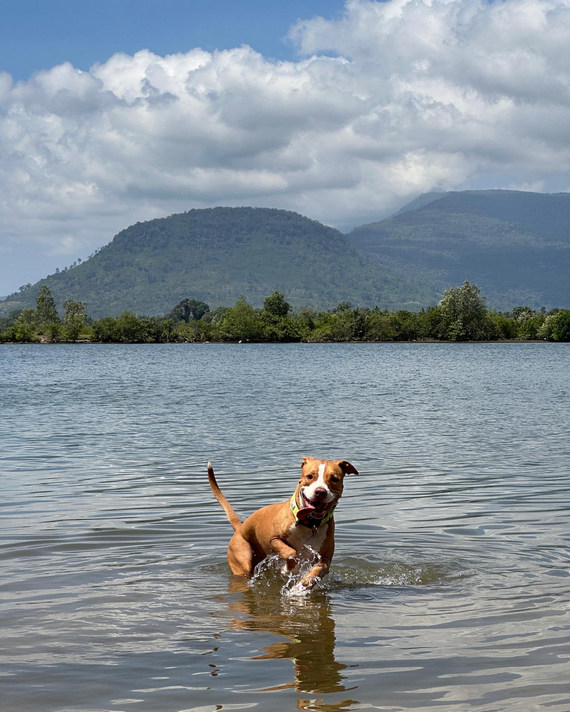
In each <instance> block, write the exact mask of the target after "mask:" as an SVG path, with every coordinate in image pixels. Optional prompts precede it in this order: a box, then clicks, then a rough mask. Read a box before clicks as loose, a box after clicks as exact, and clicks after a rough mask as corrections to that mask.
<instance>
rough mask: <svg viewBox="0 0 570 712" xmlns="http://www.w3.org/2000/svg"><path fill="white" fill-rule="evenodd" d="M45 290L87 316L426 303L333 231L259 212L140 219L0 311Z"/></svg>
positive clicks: (32, 302)
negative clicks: (246, 306)
mask: <svg viewBox="0 0 570 712" xmlns="http://www.w3.org/2000/svg"><path fill="white" fill-rule="evenodd" d="M44 284H45V285H47V286H48V287H49V289H50V290H51V293H52V295H53V297H54V299H55V301H56V304H57V305H58V307H59V308H60V310H61V306H62V303H63V302H64V301H65V300H66V299H73V300H75V301H84V302H86V304H87V312H88V313H89V315H90V316H92V317H93V318H101V317H103V316H116V315H118V314H120V313H121V312H123V311H125V310H130V311H133V312H135V313H136V314H139V315H148V316H151V315H162V314H166V313H168V312H169V311H170V310H171V309H172V308H173V307H174V306H175V305H176V304H178V302H180V301H181V300H182V299H185V298H190V299H198V300H201V301H205V302H206V303H208V304H209V305H210V307H211V308H215V307H217V306H233V304H234V303H235V301H236V300H237V299H238V298H239V297H240V296H241V295H244V296H245V297H246V299H247V300H248V301H249V302H250V303H251V304H253V305H254V306H258V305H261V304H262V302H263V299H264V298H265V297H266V296H268V295H269V294H271V293H272V292H273V291H275V290H279V291H281V292H283V294H284V295H285V296H286V298H287V300H288V301H289V302H290V303H291V304H292V305H293V306H295V307H302V306H309V307H314V308H316V309H327V308H332V307H334V306H336V305H337V304H338V303H339V302H342V301H349V302H351V303H352V304H353V305H354V306H358V305H366V306H370V305H372V306H374V305H379V306H382V307H384V308H387V309H395V308H410V309H414V308H417V307H418V306H419V305H420V304H422V303H423V302H424V301H425V300H426V295H425V294H424V293H422V292H421V290H419V289H418V288H417V287H415V286H414V285H412V284H411V283H408V281H407V280H406V279H404V278H402V277H400V276H395V275H394V274H393V273H392V272H391V271H390V270H389V269H387V268H385V267H382V266H381V265H379V264H378V263H377V262H376V261H375V260H373V259H372V258H370V257H368V256H367V255H365V254H364V253H361V252H359V251H358V250H357V249H356V248H355V247H354V246H352V244H351V243H350V241H349V240H348V239H347V238H346V236H344V235H343V234H342V233H341V232H339V231H338V230H335V229H333V228H331V227H326V226H325V225H323V224H321V223H319V222H316V221H314V220H309V219H308V218H306V217H303V216H301V215H298V214H297V213H293V212H288V211H284V210H274V209H266V208H210V209H204V210H191V211H189V212H186V213H181V214H177V215H171V216H170V217H167V218H160V219H156V220H150V221H148V222H143V223H137V224H136V225H132V226H131V227H129V228H127V229H126V230H123V231H122V232H120V233H118V234H117V235H116V236H115V237H114V239H113V240H112V242H110V243H109V244H108V245H106V246H105V247H103V248H102V249H101V250H99V251H98V252H97V253H96V254H95V255H93V256H92V257H90V258H89V259H88V260H86V261H85V262H83V263H81V264H79V265H77V266H74V267H72V268H70V269H67V270H65V271H63V272H58V273H56V274H53V275H50V276H49V277H46V278H45V279H43V280H41V281H40V282H38V283H37V284H35V285H33V286H31V287H29V288H27V289H25V290H23V291H20V292H19V293H18V294H15V295H12V296H11V297H9V298H8V300H7V301H6V302H4V303H3V304H2V305H0V307H2V311H3V312H4V313H7V312H9V311H11V310H14V309H18V308H22V307H26V306H32V307H34V306H35V299H36V294H37V292H38V290H39V289H40V287H41V286H43V285H44Z"/></svg>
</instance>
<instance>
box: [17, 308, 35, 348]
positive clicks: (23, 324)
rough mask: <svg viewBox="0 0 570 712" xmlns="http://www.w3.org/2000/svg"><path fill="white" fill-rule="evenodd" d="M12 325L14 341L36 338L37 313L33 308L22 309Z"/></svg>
mask: <svg viewBox="0 0 570 712" xmlns="http://www.w3.org/2000/svg"><path fill="white" fill-rule="evenodd" d="M14 326H15V338H16V341H37V340H38V315H37V312H36V310H35V309H32V308H31V307H27V308H26V309H22V311H21V312H20V315H19V316H18V318H17V319H16V323H15V324H14Z"/></svg>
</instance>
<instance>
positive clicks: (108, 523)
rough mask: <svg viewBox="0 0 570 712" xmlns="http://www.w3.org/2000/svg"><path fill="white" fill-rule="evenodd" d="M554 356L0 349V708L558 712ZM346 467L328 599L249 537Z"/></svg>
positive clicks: (567, 628)
mask: <svg viewBox="0 0 570 712" xmlns="http://www.w3.org/2000/svg"><path fill="white" fill-rule="evenodd" d="M569 367H570V344H546V343H545V344H471V345H465V344H343V345H333V344H326V345H325V344H322V345H321V344H295V345H253V344H241V345H214V344H211V345H207V344H205V345H149V346H143V345H137V346H126V345H125V346H121V345H77V346H75V345H54V346H33V345H27V346H26V345H16V346H15V345H4V346H0V404H1V409H2V410H1V413H2V418H1V421H0V437H1V442H2V448H1V451H0V474H1V477H0V516H1V530H0V533H1V541H0V545H1V547H0V576H1V578H0V626H1V640H0V709H1V710H2V712H14V711H17V712H71V711H81V712H101V711H112V712H121V711H124V712H139V711H141V712H142V711H148V712H182V711H184V712H189V711H192V712H214V711H215V710H256V711H257V712H281V711H282V710H283V711H288V710H320V711H327V712H328V711H331V712H332V711H333V710H334V711H338V712H340V711H343V710H346V711H349V710H350V711H353V710H354V711H356V710H389V711H390V712H392V711H397V710H416V711H417V710H422V711H424V710H426V711H427V710H429V711H434V710H435V711H436V712H443V711H444V712H448V711H449V712H451V711H459V712H462V711H463V710H485V711H488V712H490V711H497V712H508V711H510V710H513V711H515V710H516V712H527V711H531V710H555V711H559V712H568V710H570V549H569V547H570V438H569V435H568V433H569V430H570V428H569V426H570V417H569V416H570V385H569ZM305 455H313V456H316V457H319V458H329V459H332V458H335V459H336V458H342V459H347V460H349V461H350V462H352V463H353V465H354V466H355V467H356V468H357V469H358V470H359V475H358V476H349V477H347V478H346V482H345V493H344V496H343V498H342V500H341V502H340V504H339V506H338V507H337V510H336V514H335V518H336V522H337V536H336V554H335V558H334V560H333V565H332V570H331V574H330V575H329V576H328V577H327V578H326V579H325V580H324V581H323V582H322V583H321V584H320V586H319V588H317V589H315V590H313V591H312V592H311V593H310V594H309V595H307V596H292V595H291V594H290V591H289V587H288V582H286V581H284V580H283V579H282V578H281V575H280V573H279V571H278V568H277V567H276V566H275V565H274V562H268V563H267V565H263V566H262V567H261V569H260V571H258V573H257V575H256V576H255V577H254V579H253V580H252V581H251V582H249V583H247V582H244V581H242V580H241V579H238V578H235V577H232V576H231V574H230V573H229V570H228V567H227V563H226V559H225V554H226V547H227V542H228V540H229V538H230V535H231V533H232V532H231V527H230V525H229V523H228V522H227V519H226V517H225V514H224V512H223V511H222V509H221V508H220V506H219V505H218V503H217V502H216V501H215V500H214V498H213V496H212V494H211V492H210V489H209V486H208V481H207V477H206V463H207V461H208V460H211V461H212V462H213V464H214V467H215V469H216V474H217V477H218V482H219V483H220V486H221V487H222V490H223V491H224V493H225V494H226V495H227V497H228V499H229V500H230V501H231V502H232V504H233V505H234V507H235V509H236V510H237V511H238V512H239V513H240V514H242V515H247V514H248V513H250V512H251V511H253V510H254V509H256V508H257V507H259V506H262V505H264V504H268V503H270V502H274V501H279V500H284V499H286V498H288V497H289V496H290V495H291V493H292V492H293V489H294V487H295V484H296V481H297V479H298V475H299V471H300V463H301V459H302V457H303V456H305Z"/></svg>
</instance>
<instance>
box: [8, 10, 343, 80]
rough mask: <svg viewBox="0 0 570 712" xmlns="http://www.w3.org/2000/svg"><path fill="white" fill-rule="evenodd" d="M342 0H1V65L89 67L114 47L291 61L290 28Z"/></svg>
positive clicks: (17, 70) (15, 73) (17, 71)
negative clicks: (234, 52)
mask: <svg viewBox="0 0 570 712" xmlns="http://www.w3.org/2000/svg"><path fill="white" fill-rule="evenodd" d="M343 8H344V2H343V0H286V1H281V0H246V1H245V2H244V1H240V0H97V2H78V1H77V0H17V1H5V2H3V3H2V22H1V23H0V69H3V70H4V71H6V72H9V73H10V74H11V75H12V77H13V78H14V79H24V80H25V79H28V78H29V77H30V75H31V74H32V73H33V72H35V71H37V70H40V69H46V68H48V67H52V66H54V65H56V64H61V63H62V62H66V61H69V62H71V63H72V64H73V65H74V66H75V67H77V68H78V69H82V70H84V71H87V70H88V69H89V68H90V67H91V65H93V64H95V63H96V62H104V61H105V60H106V59H108V58H109V57H110V56H111V55H113V54H115V53H116V52H126V53H128V54H133V53H135V52H137V51H138V50H140V49H145V48H146V49H150V50H151V51H152V52H154V53H156V54H159V55H166V54H172V53H176V52H186V51H188V50H189V49H191V48H193V47H202V48H203V49H206V50H208V51H213V50H215V49H230V48H232V47H239V46H240V45H242V44H249V45H250V46H251V47H253V48H254V49H256V50H257V51H258V52H261V53H262V54H263V55H265V56H266V57H268V58H272V57H273V58H276V59H287V58H291V57H293V56H294V53H295V48H294V46H293V44H292V43H291V42H290V41H288V40H287V33H288V31H289V28H290V27H292V26H293V25H294V24H295V23H296V22H297V20H299V19H301V18H303V19H305V18H310V17H314V16H315V15H322V16H324V17H327V18H333V17H335V15H337V14H339V13H340V12H341V11H342V10H343Z"/></svg>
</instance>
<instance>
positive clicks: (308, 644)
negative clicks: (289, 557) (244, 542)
mask: <svg viewBox="0 0 570 712" xmlns="http://www.w3.org/2000/svg"><path fill="white" fill-rule="evenodd" d="M230 594H231V596H230V598H229V603H228V605H229V608H230V611H231V612H232V614H233V617H232V622H231V624H230V625H231V627H232V628H234V629H235V630H246V631H256V630H257V631H265V632H269V633H273V634H275V635H276V636H279V637H280V638H281V640H278V641H275V642H274V643H272V644H270V645H268V646H266V647H265V648H264V652H263V654H262V655H257V656H255V657H253V658H252V659H253V660H291V662H292V663H293V665H294V670H295V678H294V680H292V681H291V682H287V683H284V684H281V685H277V686H273V687H268V688H265V690H264V691H265V692H273V691H276V690H284V689H295V690H296V691H297V692H305V693H317V694H329V693H335V692H336V693H338V692H345V691H346V690H347V688H346V687H345V686H344V684H343V679H344V678H343V674H342V671H343V670H344V669H345V668H346V667H347V666H346V665H343V664H342V663H339V662H337V660H336V659H335V622H334V617H333V615H332V610H331V603H330V598H329V596H328V594H327V593H326V592H324V591H322V590H318V589H315V590H313V591H311V592H310V594H305V595H302V596H290V595H287V592H286V587H284V585H283V578H282V577H281V576H280V574H279V572H278V569H277V567H275V566H271V565H268V566H267V567H265V569H264V570H262V571H260V572H258V574H257V575H256V576H255V577H254V578H253V579H252V580H250V581H249V582H248V581H246V580H245V579H243V578H239V577H232V579H231V581H230ZM353 704H356V703H355V701H354V700H343V701H340V702H332V701H327V702H325V701H324V700H322V699H321V700H319V699H313V700H308V699H299V700H298V701H297V709H300V710H322V711H323V712H329V711H330V712H336V711H338V712H342V710H348V709H350V707H351V706H352V705H353Z"/></svg>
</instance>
